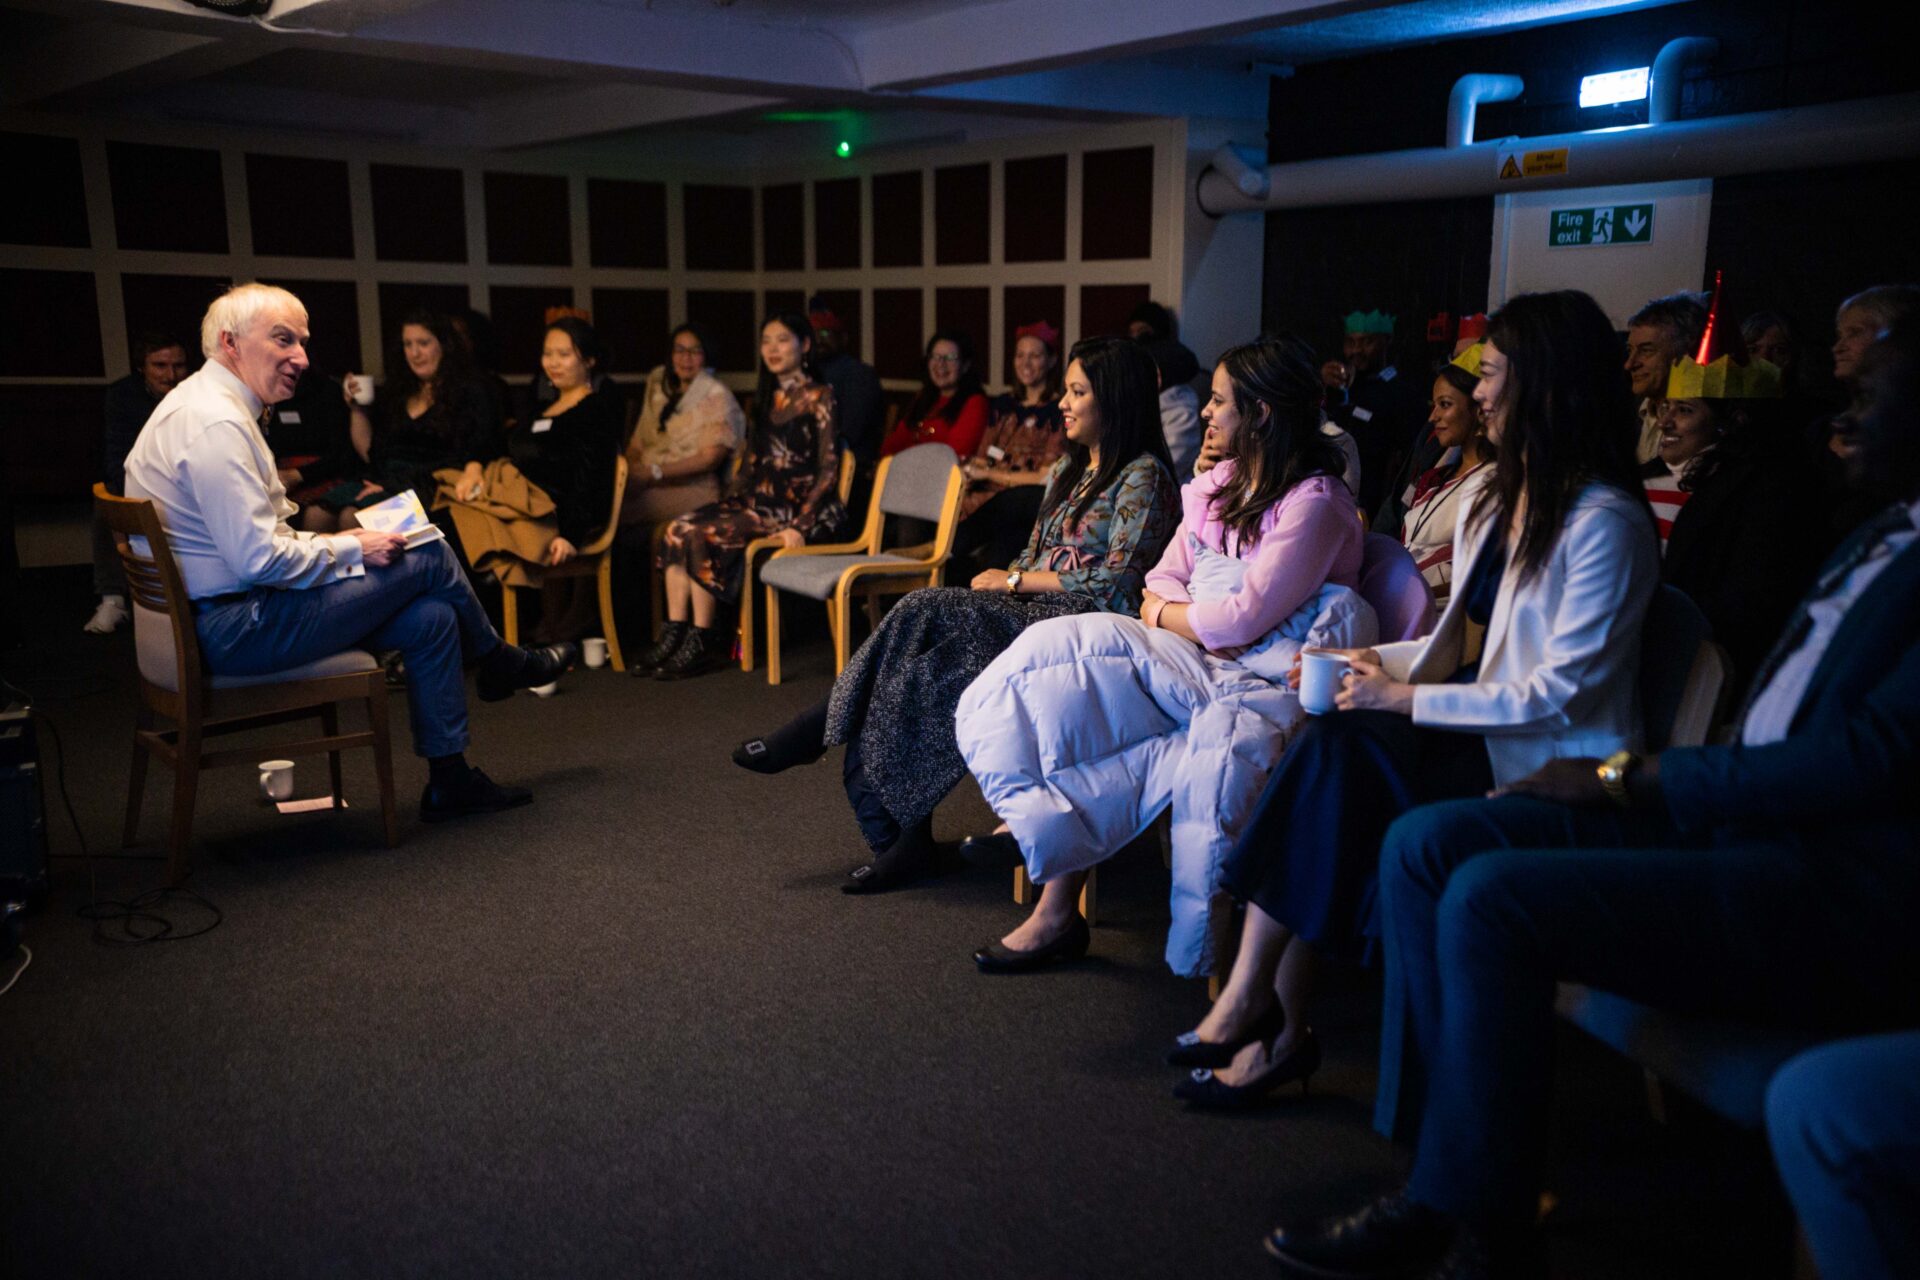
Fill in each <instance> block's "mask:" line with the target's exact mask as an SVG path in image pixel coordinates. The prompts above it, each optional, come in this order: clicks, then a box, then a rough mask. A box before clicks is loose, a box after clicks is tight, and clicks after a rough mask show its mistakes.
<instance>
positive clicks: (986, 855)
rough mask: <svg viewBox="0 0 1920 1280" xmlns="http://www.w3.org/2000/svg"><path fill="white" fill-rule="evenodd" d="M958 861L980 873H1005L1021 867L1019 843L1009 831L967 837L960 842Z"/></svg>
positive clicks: (1022, 859)
mask: <svg viewBox="0 0 1920 1280" xmlns="http://www.w3.org/2000/svg"><path fill="white" fill-rule="evenodd" d="M960 861H962V862H964V863H966V864H967V865H968V866H970V867H978V868H979V869H980V870H982V871H1005V870H1008V869H1010V868H1013V867H1017V866H1020V865H1022V864H1023V863H1024V862H1025V859H1024V858H1022V857H1021V856H1020V842H1019V841H1018V840H1015V839H1014V838H1013V833H1012V832H1011V831H996V832H995V833H994V834H992V835H990V836H968V837H967V838H966V839H965V840H962V841H961V842H960Z"/></svg>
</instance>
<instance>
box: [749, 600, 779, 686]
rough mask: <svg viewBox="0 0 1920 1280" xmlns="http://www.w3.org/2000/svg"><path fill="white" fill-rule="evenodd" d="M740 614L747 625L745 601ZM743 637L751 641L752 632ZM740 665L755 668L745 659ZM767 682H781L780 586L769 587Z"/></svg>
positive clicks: (750, 668)
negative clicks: (748, 664)
mask: <svg viewBox="0 0 1920 1280" xmlns="http://www.w3.org/2000/svg"><path fill="white" fill-rule="evenodd" d="M744 599H745V597H744V596H743V597H742V600H743V602H744ZM740 615H741V622H742V625H745V621H746V608H745V605H744V603H743V604H742V607H741V610H740ZM742 639H743V641H744V642H746V643H751V642H752V634H751V633H748V634H746V635H745V636H743V637H742ZM741 652H742V653H743V654H744V653H745V652H746V650H745V649H742V650H741ZM740 665H741V667H742V669H744V670H747V671H751V670H753V668H752V667H750V666H747V664H746V663H745V662H744V661H742V662H741V664H740ZM767 683H768V684H779V683H780V589H779V588H778V587H768V588H767Z"/></svg>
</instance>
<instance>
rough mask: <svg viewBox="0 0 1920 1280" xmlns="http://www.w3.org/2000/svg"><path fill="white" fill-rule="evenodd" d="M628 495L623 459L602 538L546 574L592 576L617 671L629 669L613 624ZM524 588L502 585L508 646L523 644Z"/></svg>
mask: <svg viewBox="0 0 1920 1280" xmlns="http://www.w3.org/2000/svg"><path fill="white" fill-rule="evenodd" d="M626 492H627V460H626V459H625V458H624V457H622V458H620V459H618V460H617V462H616V463H615V465H614V468H613V511H612V513H611V514H609V515H608V516H607V527H606V528H604V529H602V530H601V531H600V536H599V537H597V538H595V539H594V540H593V541H592V542H589V543H588V544H587V545H586V546H584V547H581V548H580V550H579V552H578V553H577V554H576V555H575V556H574V557H573V559H571V560H569V561H567V562H566V563H565V564H562V565H554V566H552V567H550V568H547V569H545V570H543V571H542V576H543V577H548V578H585V577H588V576H592V577H593V578H594V579H595V580H597V581H598V583H599V586H600V632H601V634H602V635H604V636H606V638H607V661H608V662H610V663H612V664H613V669H614V670H615V671H625V670H626V669H627V663H626V659H625V658H623V657H622V656H621V654H620V635H619V632H618V630H617V629H616V628H615V626H614V622H613V539H614V535H615V534H617V533H619V532H620V499H621V498H622V497H624V496H625V495H626ZM520 590H521V588H519V587H512V586H508V585H507V584H506V583H505V582H502V583H501V584H500V612H501V615H502V618H503V620H504V622H505V624H506V633H507V643H508V644H519V643H520V601H519V594H520Z"/></svg>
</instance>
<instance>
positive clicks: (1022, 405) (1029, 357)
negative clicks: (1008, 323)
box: [953, 320, 1067, 568]
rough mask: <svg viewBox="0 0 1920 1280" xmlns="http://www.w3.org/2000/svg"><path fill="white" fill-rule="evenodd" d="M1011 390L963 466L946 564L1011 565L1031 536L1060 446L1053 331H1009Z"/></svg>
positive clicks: (998, 401)
mask: <svg viewBox="0 0 1920 1280" xmlns="http://www.w3.org/2000/svg"><path fill="white" fill-rule="evenodd" d="M1013 376H1014V379H1015V381H1016V384H1017V385H1016V386H1015V387H1014V389H1013V390H1012V391H1009V392H1007V394H1005V395H1003V396H998V397H995V399H994V401H993V405H992V411H993V425H992V426H990V427H988V428H987V433H986V435H985V436H983V437H981V440H980V447H979V448H978V449H976V450H975V451H974V454H973V457H972V458H971V459H970V460H969V461H968V462H967V492H966V495H965V496H964V497H962V498H961V499H960V527H959V528H958V529H956V530H955V531H954V537H953V558H954V560H955V561H956V562H958V563H960V564H966V565H972V564H973V563H974V557H975V556H976V554H984V556H985V562H986V564H987V565H988V566H991V567H996V568H997V567H999V566H1000V565H1010V564H1012V563H1013V558H1014V557H1015V556H1017V555H1019V554H1020V549H1021V548H1022V547H1024V546H1026V545H1027V537H1028V535H1029V534H1031V533H1032V532H1033V521H1034V517H1036V516H1037V515H1039V514H1040V500H1041V499H1042V498H1044V497H1045V496H1046V492H1047V488H1046V486H1047V473H1048V471H1049V470H1050V469H1051V468H1052V466H1053V464H1054V462H1055V461H1057V460H1058V459H1059V457H1060V453H1061V451H1062V450H1063V449H1065V448H1066V447H1067V437H1066V435H1065V434H1064V433H1063V431H1062V429H1061V428H1062V423H1061V418H1060V331H1059V330H1058V329H1056V328H1054V327H1053V326H1052V325H1050V324H1048V323H1047V322H1046V321H1044V320H1042V321H1039V322H1038V323H1036V324H1029V325H1023V326H1021V327H1020V328H1019V329H1016V330H1015V331H1014V346H1013Z"/></svg>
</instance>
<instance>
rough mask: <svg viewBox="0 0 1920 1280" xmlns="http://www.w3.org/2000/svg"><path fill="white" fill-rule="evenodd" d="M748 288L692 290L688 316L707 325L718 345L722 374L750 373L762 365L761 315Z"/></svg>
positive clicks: (698, 322)
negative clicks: (755, 307) (755, 312)
mask: <svg viewBox="0 0 1920 1280" xmlns="http://www.w3.org/2000/svg"><path fill="white" fill-rule="evenodd" d="M753 301H754V298H753V292H752V291H751V290H749V289H689V290H687V319H689V320H691V321H693V322H694V323H695V324H698V325H700V326H701V327H702V328H704V329H705V330H706V331H707V333H708V334H709V335H710V336H711V337H712V339H713V344H714V346H716V347H718V348H719V353H720V361H721V363H720V365H719V366H718V368H719V371H720V372H722V373H751V372H753V371H754V370H755V369H757V368H759V366H760V343H759V334H760V318H759V317H758V316H756V315H754V314H753Z"/></svg>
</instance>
